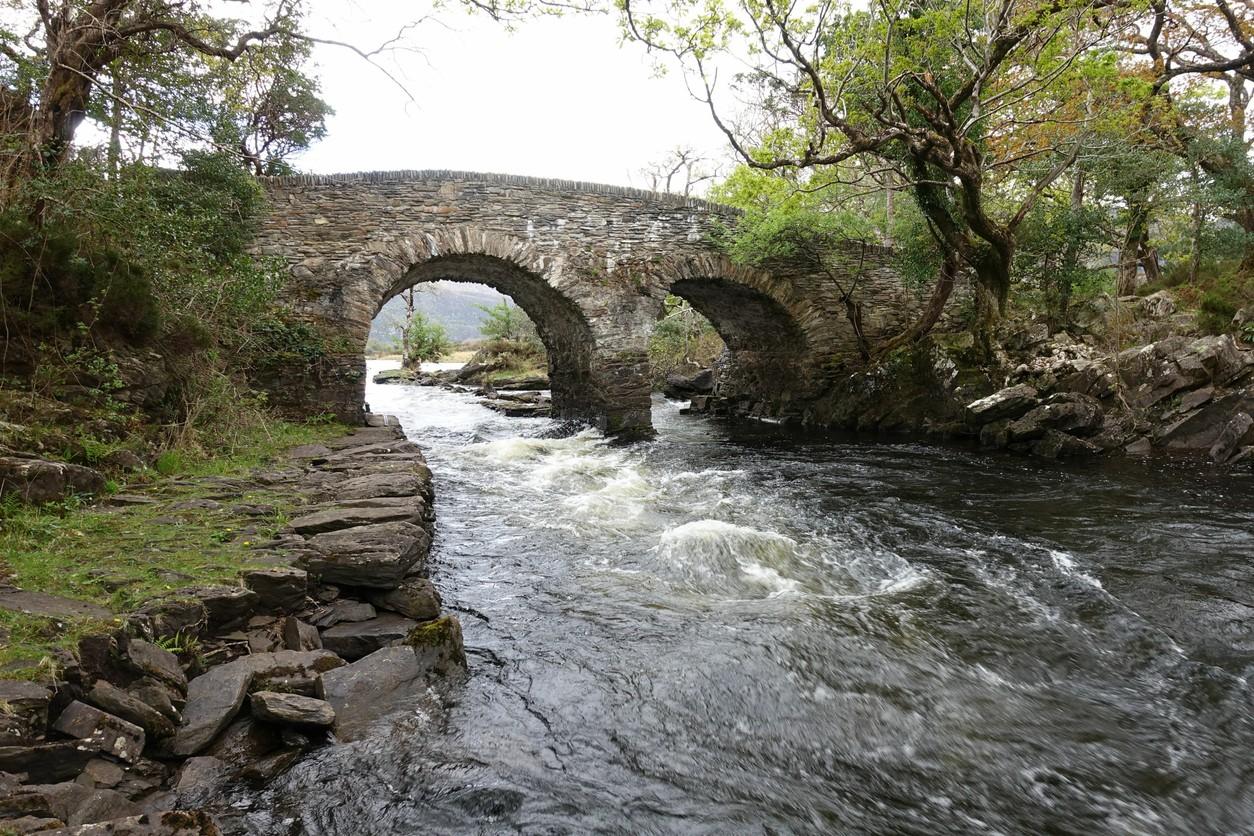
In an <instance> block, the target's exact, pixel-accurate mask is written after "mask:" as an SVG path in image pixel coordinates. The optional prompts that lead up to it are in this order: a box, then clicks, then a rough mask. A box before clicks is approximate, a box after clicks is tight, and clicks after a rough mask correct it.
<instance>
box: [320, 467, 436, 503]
mask: <svg viewBox="0 0 1254 836" xmlns="http://www.w3.org/2000/svg"><path fill="white" fill-rule="evenodd" d="M428 485H429V483H428V482H426V481H424V480H423V479H422V478H421V477H419V475H418V474H416V473H371V474H368V475H366V476H357V477H354V478H352V479H346V480H344V481H343V482H341V483H340V485H339V486H338V487H337V488H336V491H335V495H336V497H337V498H339V499H341V500H349V499H375V498H377V497H388V496H417V495H419V494H421V493H422V492H423V491H424V490H426V488H427V486H428Z"/></svg>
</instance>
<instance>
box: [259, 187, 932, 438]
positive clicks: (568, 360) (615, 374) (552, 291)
mask: <svg viewBox="0 0 1254 836" xmlns="http://www.w3.org/2000/svg"><path fill="white" fill-rule="evenodd" d="M262 184H263V186H264V188H265V189H266V191H267V192H268V194H269V201H270V211H269V214H268V216H267V218H266V219H265V220H264V222H263V224H262V226H261V229H260V231H259V233H258V241H257V244H256V247H255V249H256V251H257V252H258V253H260V254H265V255H273V256H278V257H280V258H282V259H284V260H286V262H287V263H288V264H289V265H290V269H291V274H292V277H293V279H294V281H293V292H292V296H291V298H290V300H289V301H290V305H291V307H292V309H293V310H294V311H295V313H296V314H297V315H298V316H299V317H300V318H302V319H304V320H305V321H307V322H309V323H310V324H311V325H313V326H316V327H317V328H318V329H319V330H320V331H321V332H322V333H324V334H326V335H327V336H329V337H330V338H331V339H330V344H331V345H333V346H334V347H335V350H334V351H333V352H332V354H331V355H330V356H327V357H325V358H322V359H321V360H319V361H318V362H316V363H313V364H311V365H309V366H308V367H306V368H291V369H288V370H287V371H286V373H284V374H282V375H279V376H278V377H276V378H274V379H271V380H268V381H264V383H265V384H266V385H267V386H268V388H270V389H271V392H272V397H273V398H274V400H275V401H276V402H277V403H278V404H279V405H280V406H284V407H287V408H288V409H289V410H293V411H303V412H306V413H310V412H328V411H330V412H334V413H335V414H337V415H338V416H340V417H341V418H343V419H346V420H358V421H359V420H360V419H361V417H362V409H363V403H362V402H363V396H364V391H365V361H364V359H363V351H364V347H365V344H366V338H367V335H368V332H369V329H370V322H371V320H372V319H373V318H374V316H375V314H377V313H378V311H379V309H380V308H381V307H382V306H383V304H384V303H385V302H387V301H388V300H389V299H390V298H392V297H393V296H395V295H397V294H398V293H400V292H401V291H403V290H405V289H406V288H408V287H411V286H413V285H415V284H417V283H420V282H429V281H437V280H452V281H465V282H479V283H482V284H486V285H489V286H491V287H494V288H496V289H497V290H499V291H500V292H502V293H505V294H508V295H509V296H511V297H512V298H513V299H514V301H515V302H516V303H517V304H518V305H519V306H520V307H522V308H523V310H525V311H526V312H527V314H528V315H529V316H530V317H531V319H532V320H533V321H534V322H535V324H536V328H537V330H538V331H539V334H540V337H541V339H542V340H543V342H544V344H545V347H546V348H547V350H548V356H549V371H550V378H551V380H552V390H553V406H554V411H555V414H557V415H559V416H561V417H570V418H582V419H589V420H592V421H594V422H596V423H597V424H598V425H599V426H601V427H602V428H603V429H605V430H607V431H608V432H615V433H621V432H626V433H641V434H647V433H648V432H649V431H650V430H651V423H650V385H649V375H648V356H647V346H648V340H649V336H650V333H651V332H652V330H653V328H654V326H655V324H656V323H657V321H658V319H659V317H660V316H661V315H662V310H663V300H664V299H665V298H666V295H667V294H668V293H673V294H675V295H676V296H680V297H682V298H684V299H687V300H688V301H689V302H690V303H691V304H692V305H693V307H694V308H696V309H697V310H698V311H700V312H701V313H702V314H703V315H705V316H706V317H707V318H708V319H709V320H710V322H711V323H713V325H714V327H715V328H716V329H717V330H718V332H719V334H720V335H721V336H722V337H723V340H724V342H725V343H726V345H727V349H728V351H727V354H726V355H725V356H724V359H723V361H722V362H720V368H719V375H718V384H717V385H718V393H719V394H720V395H726V396H730V397H736V398H742V399H744V400H745V401H746V402H751V403H752V404H753V405H754V409H755V410H757V411H759V412H761V413H764V414H768V415H770V414H774V415H779V414H788V413H789V412H795V411H796V410H797V408H798V407H797V405H798V404H801V403H804V402H805V401H806V400H807V399H809V398H812V397H814V396H815V395H816V394H818V393H819V391H821V389H822V388H823V387H824V386H825V384H826V382H827V376H826V372H827V371H828V370H830V369H831V368H832V367H833V365H834V362H833V361H837V360H839V359H840V358H842V357H845V356H847V355H848V354H849V353H850V352H851V351H852V350H853V346H854V343H853V338H852V334H851V331H850V328H849V325H848V322H847V320H846V317H845V312H844V306H843V304H842V303H841V301H840V296H839V293H838V291H837V289H836V287H835V284H834V282H832V280H831V278H830V277H828V276H826V275H815V274H811V273H805V272H796V271H795V272H787V271H777V272H774V273H770V272H765V271H762V270H754V269H748V268H745V267H741V266H737V265H734V264H732V263H731V262H730V261H729V260H728V259H727V258H726V257H724V256H723V255H722V254H721V252H720V251H719V250H718V249H717V248H716V247H715V246H714V245H713V244H712V243H711V236H712V234H713V233H715V232H716V231H717V229H718V228H719V227H725V226H727V225H730V224H733V223H735V220H736V212H735V210H732V209H729V208H727V207H724V206H718V205H715V204H711V203H708V202H705V201H701V200H695V199H688V198H683V197H679V196H675V195H664V194H657V193H653V192H647V191H641V190H637V189H628V188H621V187H616V186H603V185H596V184H591V183H578V182H571V181H564V180H547V179H538V178H531V177H516V176H511V175H500V174H473V173H466V172H454V171H402V172H376V173H362V174H341V175H327V176H312V175H298V176H289V177H272V178H263V179H262ZM839 269H841V270H843V271H845V272H846V273H847V274H848V275H847V278H852V276H853V275H854V272H855V271H860V273H861V275H862V278H861V281H860V285H859V287H860V293H859V296H860V298H862V299H863V301H864V305H865V311H864V317H865V324H866V327H867V330H868V332H869V333H870V334H871V335H872V336H874V335H876V334H880V333H885V332H889V331H895V330H896V329H898V328H900V327H901V325H902V324H903V321H904V320H905V319H906V318H907V317H908V316H909V315H910V313H911V310H912V309H913V308H914V307H915V306H916V300H915V298H914V296H913V294H912V293H910V292H909V291H908V290H907V289H905V288H904V287H903V286H902V285H901V283H900V282H899V280H898V279H897V277H896V275H895V274H894V272H893V271H892V269H891V268H890V267H889V261H888V252H887V251H885V250H883V249H882V248H878V247H865V248H863V247H855V248H852V251H851V252H848V253H843V254H841V256H840V262H839Z"/></svg>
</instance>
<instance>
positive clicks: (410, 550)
mask: <svg viewBox="0 0 1254 836" xmlns="http://www.w3.org/2000/svg"><path fill="white" fill-rule="evenodd" d="M309 545H310V546H311V547H312V548H313V549H314V551H316V552H317V553H318V556H316V557H314V556H308V557H306V558H305V562H306V565H305V568H306V569H307V570H308V571H309V573H310V574H311V575H315V576H317V577H319V578H321V580H322V581H323V582H324V583H332V584H343V585H345V586H365V587H372V588H377V589H394V588H396V586H398V585H399V584H400V582H401V580H402V579H403V578H404V577H405V576H406V575H408V574H409V572H410V569H412V568H413V567H414V565H415V564H417V563H418V562H419V561H420V560H423V559H425V558H426V556H427V550H428V549H429V548H430V545H431V537H430V535H428V534H427V532H426V531H424V530H423V529H422V528H421V527H420V526H417V525H413V524H412V523H407V522H389V523H380V524H378V525H365V526H361V527H359V528H353V529H347V530H344V531H332V532H328V533H325V534H318V535H316V536H315V537H313V538H311V539H310V541H309Z"/></svg>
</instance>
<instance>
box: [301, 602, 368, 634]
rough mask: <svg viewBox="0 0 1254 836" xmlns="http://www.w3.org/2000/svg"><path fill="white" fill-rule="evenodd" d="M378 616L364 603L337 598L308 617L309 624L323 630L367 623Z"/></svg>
mask: <svg viewBox="0 0 1254 836" xmlns="http://www.w3.org/2000/svg"><path fill="white" fill-rule="evenodd" d="M376 616H378V613H377V612H376V611H375V608H374V607H373V606H372V605H370V604H367V603H366V602H365V601H354V600H353V599H352V598H339V599H337V600H335V601H332V602H331V603H329V604H327V605H326V606H325V607H319V608H318V610H317V611H316V612H315V613H314V614H313V615H311V616H310V617H309V623H310V624H313V625H314V626H315V627H321V628H323V629H326V628H330V627H334V626H335V625H336V624H341V623H352V622H355V621H369V620H370V619H372V618H375V617H376Z"/></svg>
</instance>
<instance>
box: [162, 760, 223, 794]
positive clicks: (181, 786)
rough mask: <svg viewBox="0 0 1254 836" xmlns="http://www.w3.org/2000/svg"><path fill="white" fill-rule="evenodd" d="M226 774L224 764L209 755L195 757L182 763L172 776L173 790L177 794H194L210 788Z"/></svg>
mask: <svg viewBox="0 0 1254 836" xmlns="http://www.w3.org/2000/svg"><path fill="white" fill-rule="evenodd" d="M225 774H226V764H225V763H223V762H222V761H221V760H219V759H218V758H215V757H211V756H209V755H197V756H196V757H193V758H188V759H187V760H185V761H183V765H182V766H180V767H179V771H178V773H177V774H176V775H175V776H174V790H175V792H179V793H187V792H195V791H199V790H204V789H206V788H207V787H212V786H214V785H216V784H217V783H218V781H219V780H221V779H222V778H223V777H224V776H225Z"/></svg>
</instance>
